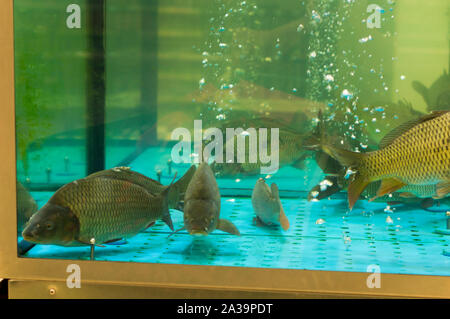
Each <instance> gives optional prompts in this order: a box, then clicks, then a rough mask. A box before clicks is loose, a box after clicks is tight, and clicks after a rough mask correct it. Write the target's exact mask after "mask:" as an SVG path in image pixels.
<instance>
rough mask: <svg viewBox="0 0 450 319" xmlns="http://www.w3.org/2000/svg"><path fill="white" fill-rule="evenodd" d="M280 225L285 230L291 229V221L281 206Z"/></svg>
mask: <svg viewBox="0 0 450 319" xmlns="http://www.w3.org/2000/svg"><path fill="white" fill-rule="evenodd" d="M280 225H281V227H282V228H283V230H288V229H289V226H290V225H289V220H288V219H287V216H286V214H285V213H284V209H283V206H281V204H280Z"/></svg>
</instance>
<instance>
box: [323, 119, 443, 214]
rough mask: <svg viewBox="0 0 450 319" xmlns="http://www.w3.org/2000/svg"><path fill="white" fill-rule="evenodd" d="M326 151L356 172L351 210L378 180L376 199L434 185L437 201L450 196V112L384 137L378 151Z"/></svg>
mask: <svg viewBox="0 0 450 319" xmlns="http://www.w3.org/2000/svg"><path fill="white" fill-rule="evenodd" d="M322 149H323V150H324V151H325V152H326V153H327V154H329V155H330V156H332V157H334V158H335V159H336V160H338V161H339V163H340V164H341V165H343V166H345V167H347V168H349V169H351V170H352V171H355V172H356V173H355V174H353V175H352V176H351V177H350V178H351V180H350V184H349V186H348V191H347V192H348V202H349V207H350V209H352V208H353V206H354V205H355V202H356V201H357V200H358V198H359V196H360V194H361V193H362V191H363V190H364V189H365V188H366V187H367V185H368V184H369V183H371V182H374V181H378V180H381V185H380V188H379V189H378V192H377V194H376V197H380V196H383V195H385V194H388V193H392V192H394V191H396V190H398V189H400V188H402V187H404V186H405V185H430V184H434V185H436V196H435V198H442V197H445V196H446V195H447V194H448V193H449V192H450V111H440V112H433V113H431V114H429V115H426V116H424V117H422V118H420V119H417V120H413V121H409V122H406V123H405V124H403V125H400V126H399V127H397V128H395V129H394V130H392V131H391V132H390V133H389V134H387V135H386V136H385V137H384V139H383V140H382V141H381V143H380V149H379V150H378V151H373V152H369V153H364V154H363V153H355V152H351V151H347V150H344V149H339V148H337V147H334V146H331V145H327V144H323V145H322Z"/></svg>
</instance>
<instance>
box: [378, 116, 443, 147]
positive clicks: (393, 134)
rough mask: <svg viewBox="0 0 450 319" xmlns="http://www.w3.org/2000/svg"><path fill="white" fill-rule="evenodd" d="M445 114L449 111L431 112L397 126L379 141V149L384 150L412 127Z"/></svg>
mask: <svg viewBox="0 0 450 319" xmlns="http://www.w3.org/2000/svg"><path fill="white" fill-rule="evenodd" d="M447 112H449V111H436V112H432V113H430V114H427V115H425V116H422V117H420V118H418V119H414V120H411V121H407V122H405V123H403V124H401V125H400V126H397V127H396V128H394V129H393V130H392V131H390V132H389V133H387V134H386V135H385V136H384V137H383V138H382V139H381V141H380V144H379V148H380V149H382V148H385V147H386V146H388V145H390V144H391V143H392V142H393V141H394V140H395V139H396V138H397V137H399V136H400V135H402V134H403V133H405V132H406V131H409V130H410V129H412V128H413V127H414V126H416V125H419V124H422V123H425V122H427V121H430V120H432V119H435V118H437V117H439V116H441V115H444V114H445V113H447Z"/></svg>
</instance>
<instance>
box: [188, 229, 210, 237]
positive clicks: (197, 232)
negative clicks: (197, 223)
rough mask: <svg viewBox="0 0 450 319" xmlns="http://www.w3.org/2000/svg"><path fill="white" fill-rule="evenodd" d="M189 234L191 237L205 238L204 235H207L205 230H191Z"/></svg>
mask: <svg viewBox="0 0 450 319" xmlns="http://www.w3.org/2000/svg"><path fill="white" fill-rule="evenodd" d="M189 234H190V235H193V236H206V235H208V232H207V231H205V230H197V229H193V230H191V231H190V232H189Z"/></svg>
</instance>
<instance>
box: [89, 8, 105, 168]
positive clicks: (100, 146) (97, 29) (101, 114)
mask: <svg viewBox="0 0 450 319" xmlns="http://www.w3.org/2000/svg"><path fill="white" fill-rule="evenodd" d="M86 16H87V18H86V29H87V53H88V54H87V61H86V165H87V167H86V173H87V174H92V173H94V172H97V171H100V170H103V169H104V168H105V71H106V69H105V43H106V41H105V22H106V18H105V0H89V1H87V2H86Z"/></svg>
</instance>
